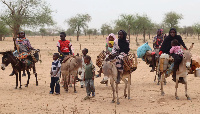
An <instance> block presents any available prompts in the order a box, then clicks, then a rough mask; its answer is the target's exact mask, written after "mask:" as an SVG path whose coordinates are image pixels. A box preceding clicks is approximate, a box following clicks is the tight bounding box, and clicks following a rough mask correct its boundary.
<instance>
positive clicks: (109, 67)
mask: <svg viewBox="0 0 200 115" xmlns="http://www.w3.org/2000/svg"><path fill="white" fill-rule="evenodd" d="M102 71H103V74H104V76H110V75H113V74H115V73H117V69H116V67H115V64H114V63H113V62H111V61H103V66H102Z"/></svg>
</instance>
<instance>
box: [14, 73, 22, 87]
mask: <svg viewBox="0 0 200 115" xmlns="http://www.w3.org/2000/svg"><path fill="white" fill-rule="evenodd" d="M20 74H21V73H20ZM15 75H16V87H15V89H17V87H18V73H15Z"/></svg>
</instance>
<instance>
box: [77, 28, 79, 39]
mask: <svg viewBox="0 0 200 115" xmlns="http://www.w3.org/2000/svg"><path fill="white" fill-rule="evenodd" d="M79 31H80V28H79V27H78V30H77V41H78V38H79Z"/></svg>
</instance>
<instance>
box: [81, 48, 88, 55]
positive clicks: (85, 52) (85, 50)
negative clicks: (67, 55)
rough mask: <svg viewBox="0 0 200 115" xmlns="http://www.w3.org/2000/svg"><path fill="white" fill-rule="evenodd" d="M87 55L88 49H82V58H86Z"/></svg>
mask: <svg viewBox="0 0 200 115" xmlns="http://www.w3.org/2000/svg"><path fill="white" fill-rule="evenodd" d="M87 53H88V49H87V48H84V49H83V50H82V54H83V55H84V56H86V54H87Z"/></svg>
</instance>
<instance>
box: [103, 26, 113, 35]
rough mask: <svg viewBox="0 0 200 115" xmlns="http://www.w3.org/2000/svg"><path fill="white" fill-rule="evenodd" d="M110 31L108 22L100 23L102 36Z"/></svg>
mask: <svg viewBox="0 0 200 115" xmlns="http://www.w3.org/2000/svg"><path fill="white" fill-rule="evenodd" d="M111 32H112V27H111V26H110V25H108V24H102V25H101V34H102V35H103V37H104V35H105V34H107V35H108V34H110V33H111Z"/></svg>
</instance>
